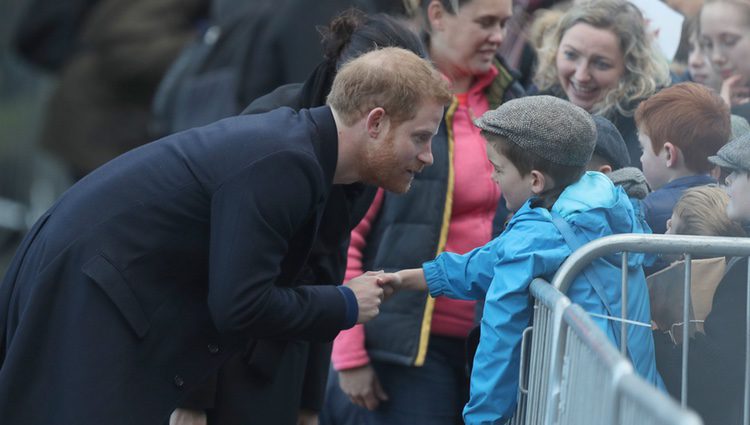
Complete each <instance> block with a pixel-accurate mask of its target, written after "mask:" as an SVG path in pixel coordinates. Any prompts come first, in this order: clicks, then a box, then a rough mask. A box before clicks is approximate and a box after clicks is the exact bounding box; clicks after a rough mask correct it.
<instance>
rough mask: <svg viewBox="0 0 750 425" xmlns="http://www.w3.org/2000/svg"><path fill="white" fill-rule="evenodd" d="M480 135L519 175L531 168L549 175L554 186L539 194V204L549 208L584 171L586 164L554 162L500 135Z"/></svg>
mask: <svg viewBox="0 0 750 425" xmlns="http://www.w3.org/2000/svg"><path fill="white" fill-rule="evenodd" d="M481 134H482V136H483V137H484V138H485V139H487V143H489V144H490V146H492V147H493V148H494V149H495V150H496V151H497V152H499V153H501V154H502V155H503V156H504V157H506V158H508V161H510V162H511V164H513V166H514V167H516V169H517V170H518V172H519V173H520V174H521V176H522V177H523V176H527V175H529V174H530V173H531V171H532V170H537V171H539V172H542V173H544V174H545V175H547V176H548V177H551V178H552V180H553V181H554V183H555V186H554V187H552V188H550V189H548V190H547V191H546V192H545V193H542V194H540V195H539V198H540V200H541V204H540V205H541V206H543V207H544V208H551V207H552V204H554V203H555V201H557V198H558V196H560V194H561V193H562V191H563V190H565V188H566V187H568V186H570V185H571V184H573V183H575V182H577V181H578V179H580V178H581V176H582V175H583V173H584V172H585V171H586V167H587V165H588V164H583V165H562V164H556V163H554V162H552V161H550V160H548V159H544V158H542V157H541V156H539V155H537V154H535V153H533V152H531V151H529V150H528V149H524V148H522V147H520V146H518V145H517V144H515V143H512V142H509V141H507V140H505V138H503V137H502V136H498V135H497V134H493V133H490V132H488V131H482V132H481Z"/></svg>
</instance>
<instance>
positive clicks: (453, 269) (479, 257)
mask: <svg viewBox="0 0 750 425" xmlns="http://www.w3.org/2000/svg"><path fill="white" fill-rule="evenodd" d="M500 244H501V242H500V239H499V238H495V239H493V240H491V241H490V242H488V243H487V244H486V245H484V246H481V247H479V248H475V249H473V250H471V251H469V252H467V253H466V254H455V253H452V252H444V253H442V254H440V255H439V256H438V257H437V258H435V259H434V260H433V261H428V262H426V263H424V264H423V265H422V268H423V269H424V274H425V278H426V279H427V287H428V289H429V291H430V295H432V296H433V297H438V296H441V295H442V296H446V297H449V298H455V299H461V300H478V299H482V298H484V296H485V294H486V293H487V289H488V288H489V286H490V283H491V282H492V272H493V267H494V264H495V263H496V261H497V246H498V245H500Z"/></svg>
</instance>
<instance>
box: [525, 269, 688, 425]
mask: <svg viewBox="0 0 750 425" xmlns="http://www.w3.org/2000/svg"><path fill="white" fill-rule="evenodd" d="M530 291H531V294H532V296H533V297H534V298H535V306H534V309H535V312H534V326H533V336H532V337H531V342H530V350H527V349H525V348H524V349H523V350H522V351H523V353H522V358H523V360H522V367H521V375H522V376H521V380H520V388H519V402H518V407H517V409H516V413H515V415H514V417H513V419H512V421H511V423H512V424H529V425H531V424H534V425H539V424H560V425H567V424H571V425H573V424H575V425H585V424H592V425H599V424H622V425H631V424H632V425H636V424H638V425H640V424H655V425H657V424H658V425H700V424H701V421H700V419H698V417H697V416H696V415H695V414H694V413H692V412H690V411H688V410H686V409H684V408H680V406H679V405H678V404H677V403H675V402H674V401H673V400H672V399H671V398H669V396H667V395H666V394H664V393H662V392H660V391H658V390H656V389H655V388H653V387H651V386H650V385H649V384H647V383H646V382H645V381H643V380H642V379H641V378H640V377H638V376H636V374H635V372H634V371H633V368H632V366H631V365H630V362H629V361H628V360H627V359H626V358H625V357H624V356H622V355H621V354H620V353H619V352H618V350H617V348H615V347H614V345H612V343H611V342H610V340H609V339H608V338H607V336H606V335H605V334H604V332H603V331H602V330H601V329H599V327H598V326H597V325H596V324H595V323H594V322H593V321H592V320H591V319H590V318H589V316H588V314H587V313H586V312H584V311H583V310H582V309H581V307H580V306H578V305H575V304H572V303H571V301H570V300H569V299H568V298H567V297H566V296H564V295H563V294H562V293H561V292H560V291H559V290H557V289H555V288H554V287H553V286H552V285H550V284H549V283H547V282H546V281H544V280H543V279H535V280H534V281H533V282H532V283H531V288H530ZM528 335H529V332H525V333H524V342H523V344H524V346H526V345H527V344H528V343H529V341H528ZM527 351H528V353H526V352H527ZM527 371H528V377H527V376H525V374H526V373H527ZM643 388H648V390H644V389H643ZM644 394H646V395H647V396H648V397H645V398H644ZM663 412H668V413H669V415H664V413H663Z"/></svg>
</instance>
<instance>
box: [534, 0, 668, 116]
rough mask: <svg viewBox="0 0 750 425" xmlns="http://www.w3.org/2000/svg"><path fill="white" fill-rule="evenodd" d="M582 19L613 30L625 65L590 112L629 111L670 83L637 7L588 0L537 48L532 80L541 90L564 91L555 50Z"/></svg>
mask: <svg viewBox="0 0 750 425" xmlns="http://www.w3.org/2000/svg"><path fill="white" fill-rule="evenodd" d="M582 23H583V24H588V25H591V26H593V27H595V28H599V29H605V30H609V31H612V32H613V33H614V34H615V35H616V36H617V38H618V40H620V49H621V50H622V53H623V62H624V65H625V73H624V74H623V77H622V78H621V79H620V82H619V83H618V85H617V87H615V88H614V89H612V90H610V91H609V93H607V94H606V95H605V96H604V99H602V100H601V101H600V102H599V103H597V104H596V105H594V107H593V109H592V110H591V111H589V112H591V113H594V114H602V115H606V116H611V115H612V114H613V113H614V112H615V111H617V112H619V113H621V114H623V115H626V116H629V115H632V114H633V111H634V110H635V107H636V106H637V102H638V101H639V100H642V99H645V98H647V97H649V96H651V95H652V94H654V93H656V91H657V90H658V89H659V88H661V87H664V86H667V85H668V84H669V82H670V77H669V65H668V64H667V61H666V60H665V59H664V57H663V56H662V55H661V52H660V51H659V50H658V49H656V48H655V47H654V46H653V45H652V40H651V36H650V35H649V34H648V33H647V32H646V25H645V22H644V18H643V15H642V14H641V12H640V10H638V8H637V7H636V6H634V5H633V4H631V3H630V2H628V1H626V0H591V1H587V2H585V3H581V4H576V5H575V6H573V7H572V8H571V9H570V10H568V11H567V12H566V13H565V14H564V15H563V16H562V18H561V19H560V21H559V23H558V25H557V27H556V28H555V29H554V31H553V32H552V34H551V35H550V36H549V37H547V38H546V40H545V43H544V46H543V48H542V49H540V50H539V51H538V54H539V68H538V70H537V72H536V75H535V77H534V82H535V83H536V85H537V87H539V89H540V91H552V92H553V93H555V94H556V95H561V94H563V93H564V92H563V90H562V87H561V86H560V80H559V77H558V73H557V63H556V60H557V51H558V48H559V46H560V41H561V40H562V38H563V35H565V33H566V32H567V31H568V30H569V29H570V28H572V27H573V26H574V25H576V24H582Z"/></svg>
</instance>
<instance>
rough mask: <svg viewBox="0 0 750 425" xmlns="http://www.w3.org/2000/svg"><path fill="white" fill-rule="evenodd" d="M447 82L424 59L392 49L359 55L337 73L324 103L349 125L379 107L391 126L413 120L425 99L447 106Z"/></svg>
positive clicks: (448, 95) (449, 93) (450, 95)
mask: <svg viewBox="0 0 750 425" xmlns="http://www.w3.org/2000/svg"><path fill="white" fill-rule="evenodd" d="M451 99H452V94H451V90H450V86H449V85H448V82H447V81H446V80H445V79H444V78H443V77H442V76H441V75H440V73H439V72H438V71H437V70H436V69H435V68H434V67H433V66H432V65H431V64H430V63H429V62H427V61H426V60H424V59H421V58H420V57H419V56H417V55H415V54H414V53H412V52H409V51H407V50H404V49H400V48H396V47H387V48H383V49H379V50H374V51H371V52H368V53H365V54H363V55H362V56H359V57H357V58H355V59H353V60H351V61H349V62H347V63H346V64H344V65H343V66H342V67H341V69H340V70H339V72H338V74H337V75H336V78H335V79H334V81H333V86H332V87H331V93H330V94H329V95H328V101H327V103H328V104H329V105H330V106H331V108H333V109H334V110H335V111H336V112H337V113H338V114H339V115H340V116H341V118H342V119H343V120H344V123H345V124H346V125H352V124H354V123H355V122H356V121H358V120H359V119H361V118H362V117H364V116H365V115H366V114H367V113H368V112H369V111H371V110H373V109H375V108H377V107H382V108H383V109H385V112H386V114H388V117H389V118H390V120H391V122H392V123H393V124H394V125H398V124H401V123H403V122H404V121H408V120H410V119H412V118H414V117H415V116H416V115H417V110H418V108H419V107H420V105H421V104H422V102H424V101H426V100H434V101H435V102H437V103H440V104H443V105H447V104H448V103H450V101H451Z"/></svg>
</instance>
